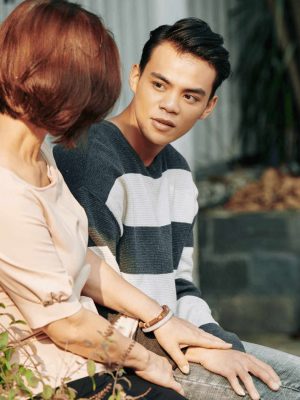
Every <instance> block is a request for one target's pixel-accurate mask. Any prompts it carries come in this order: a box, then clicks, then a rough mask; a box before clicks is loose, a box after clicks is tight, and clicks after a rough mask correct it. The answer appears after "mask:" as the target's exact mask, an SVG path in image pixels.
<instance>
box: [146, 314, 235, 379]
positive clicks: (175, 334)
mask: <svg viewBox="0 0 300 400" xmlns="http://www.w3.org/2000/svg"><path fill="white" fill-rule="evenodd" d="M154 334H155V337H156V339H157V340H158V342H159V344H160V345H161V347H162V348H163V349H164V350H165V351H166V352H167V353H168V354H169V355H170V357H171V358H172V359H173V360H174V361H175V363H176V364H177V365H178V367H179V369H180V370H181V371H182V372H183V373H185V374H187V373H188V372H189V364H188V360H187V358H186V357H185V356H184V354H183V353H182V351H181V349H182V348H183V347H187V346H198V347H205V348H208V349H230V348H231V347H232V345H231V344H230V343H226V342H224V341H223V340H222V339H219V338H217V337H216V336H214V335H211V334H210V333H207V332H205V331H203V330H202V329H199V328H197V327H196V326H195V325H193V324H191V323H190V322H188V321H185V320H183V319H181V318H177V317H173V318H171V319H170V320H169V321H168V322H167V323H166V324H165V325H163V326H162V327H160V328H158V329H156V330H155V331H154Z"/></svg>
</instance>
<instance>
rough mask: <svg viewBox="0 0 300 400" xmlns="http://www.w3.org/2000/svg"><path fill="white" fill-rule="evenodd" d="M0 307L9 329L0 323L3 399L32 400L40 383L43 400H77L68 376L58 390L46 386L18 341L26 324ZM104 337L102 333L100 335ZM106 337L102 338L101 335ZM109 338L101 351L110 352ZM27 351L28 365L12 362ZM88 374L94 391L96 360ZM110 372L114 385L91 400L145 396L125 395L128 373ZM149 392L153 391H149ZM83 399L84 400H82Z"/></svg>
mask: <svg viewBox="0 0 300 400" xmlns="http://www.w3.org/2000/svg"><path fill="white" fill-rule="evenodd" d="M0 308H1V309H2V310H3V312H1V313H0V317H1V316H5V317H7V318H9V320H10V324H9V327H5V326H3V325H2V324H1V323H0V400H15V399H18V398H20V397H26V398H28V399H33V397H34V394H33V389H35V388H36V387H37V386H38V384H41V385H42V388H43V389H42V392H41V394H40V398H41V399H42V400H74V399H76V398H77V397H76V396H77V393H76V391H75V390H74V389H73V388H70V387H69V386H68V385H67V382H68V381H70V378H69V377H65V378H64V379H63V380H62V382H61V384H60V386H59V387H58V388H53V387H51V386H50V385H49V384H48V383H47V378H46V377H44V376H42V375H41V374H40V372H39V366H38V365H37V364H36V363H35V362H34V360H32V358H31V355H30V354H29V353H28V352H27V350H26V348H25V346H23V345H22V343H20V342H19V341H18V340H16V337H15V334H14V332H13V328H14V327H17V326H18V325H20V324H21V325H22V324H25V322H24V321H22V320H16V319H15V318H14V317H13V315H11V314H9V313H7V312H6V310H5V305H4V304H2V303H0ZM99 333H100V335H101V332H99ZM102 336H103V335H102ZM110 341H111V339H110V337H106V336H105V340H104V341H101V351H102V352H103V353H107V351H108V343H109V342H110ZM17 350H18V351H23V352H26V356H27V360H28V361H29V366H25V365H24V364H20V363H17V362H14V361H13V355H14V353H15V352H16V351H17ZM86 367H87V374H88V376H89V377H90V378H91V380H92V382H93V386H94V389H95V380H94V376H95V374H96V364H95V362H94V361H93V360H87V362H86ZM108 373H109V374H110V375H111V376H112V378H113V383H110V384H108V385H107V386H106V387H105V388H104V389H103V390H102V391H101V392H99V393H97V394H96V395H95V396H93V397H92V398H91V399H95V400H96V399H97V400H101V399H103V398H104V396H106V395H107V394H108V393H111V394H110V396H109V399H108V400H138V399H139V398H141V397H143V396H145V394H147V393H148V391H147V393H143V394H141V395H140V396H137V397H132V396H129V395H127V394H126V391H125V389H124V386H123V381H125V382H127V385H128V387H130V385H131V384H130V381H129V380H128V379H127V378H126V375H125V371H124V369H123V368H122V367H121V366H120V365H117V366H116V365H111V366H110V367H109V368H108ZM149 390H150V389H149ZM81 400H84V399H81Z"/></svg>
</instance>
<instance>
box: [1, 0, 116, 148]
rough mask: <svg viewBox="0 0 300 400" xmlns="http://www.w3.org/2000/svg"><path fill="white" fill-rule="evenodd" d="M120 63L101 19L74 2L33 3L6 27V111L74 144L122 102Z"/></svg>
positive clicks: (19, 10) (3, 87) (3, 96)
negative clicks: (118, 102) (114, 106)
mask: <svg viewBox="0 0 300 400" xmlns="http://www.w3.org/2000/svg"><path fill="white" fill-rule="evenodd" d="M119 64H120V63H119V53H118V50H117V47H116V44H115V42H114V39H113V37H112V34H111V33H110V32H109V31H108V30H107V29H106V28H105V26H104V25H103V23H102V21H101V19H100V18H99V17H98V16H96V15H95V14H93V13H90V12H88V11H86V10H84V9H83V8H82V7H80V6H79V5H77V4H74V3H70V2H68V1H66V0H25V1H24V2H22V3H21V4H20V5H19V6H18V7H16V8H15V10H14V11H13V12H12V13H11V14H10V15H9V16H8V17H7V18H6V20H5V21H4V22H3V23H2V25H1V26H0V113H4V114H8V115H10V116H11V117H13V118H16V119H20V120H23V121H24V122H30V123H32V124H34V125H35V126H37V127H39V128H42V129H45V130H46V131H47V132H49V133H50V134H52V135H53V136H55V137H56V142H57V143H62V144H65V145H72V144H73V143H74V141H75V140H76V139H77V137H78V136H79V135H80V134H81V133H82V131H84V130H85V128H87V127H88V126H89V125H91V124H92V123H94V122H96V121H98V120H100V119H102V118H104V117H105V116H106V115H107V113H108V112H109V111H110V110H111V108H112V106H113V105H114V103H115V102H116V100H117V98H118V96H119V93H120V88H121V79H120V65H119Z"/></svg>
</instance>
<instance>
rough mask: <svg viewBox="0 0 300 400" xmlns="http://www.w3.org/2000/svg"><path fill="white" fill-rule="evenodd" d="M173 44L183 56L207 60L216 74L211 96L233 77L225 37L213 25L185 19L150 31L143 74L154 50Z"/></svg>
mask: <svg viewBox="0 0 300 400" xmlns="http://www.w3.org/2000/svg"><path fill="white" fill-rule="evenodd" d="M165 42H168V43H170V44H172V45H173V46H174V47H175V48H176V50H177V51H178V52H179V53H190V54H193V55H194V56H196V57H199V58H201V59H203V60H205V61H207V62H208V63H209V64H210V65H211V66H213V67H214V69H215V71H216V79H215V82H214V84H213V88H212V93H211V97H212V96H213V95H214V93H215V91H216V89H217V88H218V87H219V86H220V85H221V83H222V82H223V81H224V80H225V79H226V78H228V76H229V74H230V63H229V60H228V59H229V53H228V51H227V50H226V49H225V48H224V47H223V43H224V40H223V37H222V36H221V35H219V34H218V33H215V32H213V31H212V30H211V29H210V27H209V25H208V24H207V23H206V22H204V21H202V20H201V19H199V18H184V19H181V20H179V21H177V22H175V24H173V25H161V26H159V27H158V28H156V29H154V30H153V31H151V32H150V38H149V40H148V41H147V42H146V44H145V46H144V48H143V52H142V56H141V60H140V72H141V73H143V71H144V69H145V67H146V65H147V63H148V62H149V60H150V57H151V54H152V52H153V50H154V49H155V48H156V47H157V46H159V45H160V44H162V43H165Z"/></svg>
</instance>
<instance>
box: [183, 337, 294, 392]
mask: <svg viewBox="0 0 300 400" xmlns="http://www.w3.org/2000/svg"><path fill="white" fill-rule="evenodd" d="M243 345H244V346H245V349H246V352H247V353H248V354H252V355H253V356H255V357H257V358H258V359H260V360H262V361H264V362H265V363H267V364H269V365H271V367H273V369H274V370H275V371H276V373H277V374H278V375H279V377H280V380H281V383H282V386H281V388H280V389H279V390H278V392H274V391H272V390H271V389H269V388H268V387H267V386H266V385H265V384H264V383H263V382H261V381H260V380H259V379H257V378H255V377H254V378H253V380H254V384H255V386H256V388H257V390H258V392H259V394H260V398H261V399H262V400H300V357H296V356H293V355H291V354H288V353H284V352H282V351H279V350H274V349H271V348H268V347H264V346H260V345H258V344H253V343H247V342H243ZM175 378H176V380H177V381H178V382H180V383H181V384H182V386H183V389H184V391H185V396H186V397H187V398H188V399H189V400H202V399H203V400H241V399H244V400H249V399H250V397H249V396H248V395H246V396H245V397H241V396H238V395H237V394H236V393H235V392H234V391H233V390H232V389H231V386H230V384H229V382H228V381H227V379H226V378H223V377H222V376H219V375H216V374H213V373H211V372H209V371H207V370H206V369H204V368H203V367H202V366H201V365H197V364H191V365H190V374H189V375H184V374H182V373H181V372H180V371H179V369H178V368H177V369H176V370H175Z"/></svg>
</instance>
